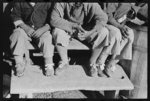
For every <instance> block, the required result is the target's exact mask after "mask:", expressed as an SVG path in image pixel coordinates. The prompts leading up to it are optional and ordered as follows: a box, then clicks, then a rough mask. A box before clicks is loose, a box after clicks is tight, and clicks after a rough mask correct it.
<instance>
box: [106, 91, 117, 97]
mask: <svg viewBox="0 0 150 101" xmlns="http://www.w3.org/2000/svg"><path fill="white" fill-rule="evenodd" d="M117 93H118V91H116V90H112V91H104V95H105V98H108V99H110V98H114V99H115V98H116V97H117V96H116V95H117Z"/></svg>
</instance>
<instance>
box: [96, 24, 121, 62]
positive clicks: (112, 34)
mask: <svg viewBox="0 0 150 101" xmlns="http://www.w3.org/2000/svg"><path fill="white" fill-rule="evenodd" d="M107 28H108V30H109V46H107V47H105V48H104V49H103V51H102V52H101V55H100V56H99V58H98V61H97V62H98V63H99V64H104V63H105V61H106V59H107V57H108V55H112V59H115V57H116V55H118V54H120V42H121V39H122V36H121V32H120V30H119V29H118V28H116V27H114V26H112V25H108V26H107Z"/></svg>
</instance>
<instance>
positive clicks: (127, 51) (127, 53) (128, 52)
mask: <svg viewBox="0 0 150 101" xmlns="http://www.w3.org/2000/svg"><path fill="white" fill-rule="evenodd" d="M133 41H134V32H133V30H132V29H131V28H129V27H128V37H127V38H125V39H124V40H122V41H121V48H120V49H121V53H120V55H118V56H117V57H116V58H117V59H127V60H131V59H132V44H133Z"/></svg>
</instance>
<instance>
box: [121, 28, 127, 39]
mask: <svg viewBox="0 0 150 101" xmlns="http://www.w3.org/2000/svg"><path fill="white" fill-rule="evenodd" d="M120 30H121V33H122V36H123V39H124V38H127V37H128V35H129V34H128V27H127V26H123V27H122V28H121V29H120Z"/></svg>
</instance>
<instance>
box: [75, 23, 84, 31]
mask: <svg viewBox="0 0 150 101" xmlns="http://www.w3.org/2000/svg"><path fill="white" fill-rule="evenodd" d="M72 29H73V30H74V31H75V32H82V33H85V30H84V29H83V28H82V26H81V25H78V24H74V25H73V26H72Z"/></svg>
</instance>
